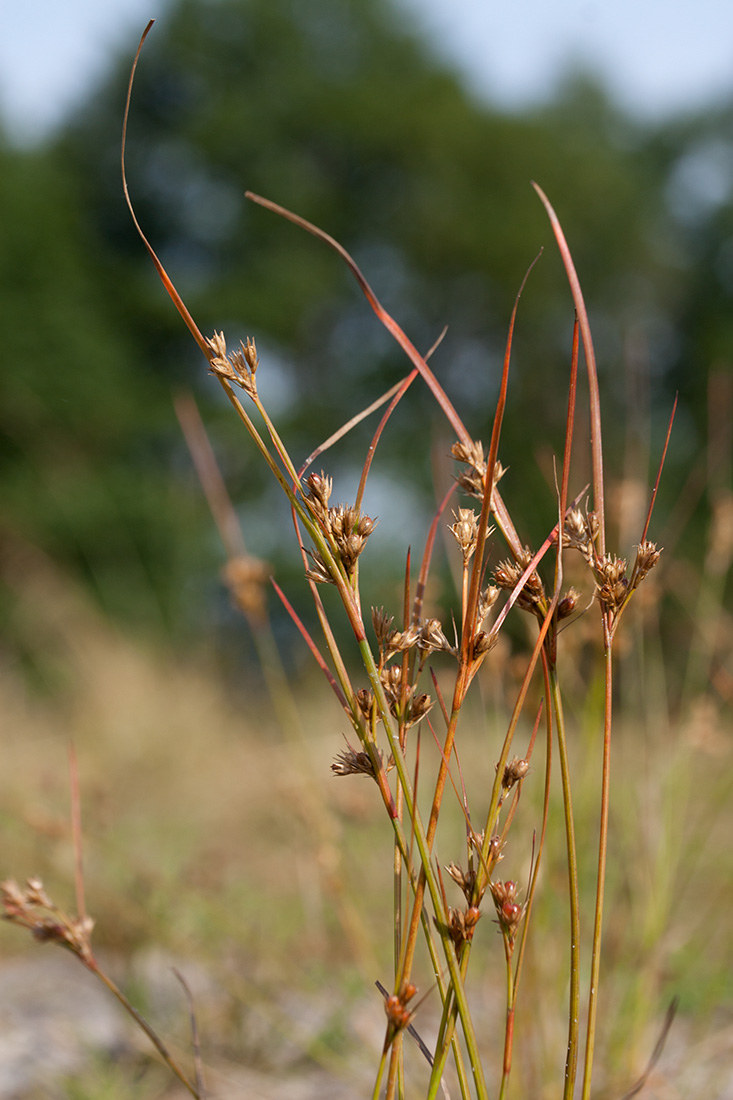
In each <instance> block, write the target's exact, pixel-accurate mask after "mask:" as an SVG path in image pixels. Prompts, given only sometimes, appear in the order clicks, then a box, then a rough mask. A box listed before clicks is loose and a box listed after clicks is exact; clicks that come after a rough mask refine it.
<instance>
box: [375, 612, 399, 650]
mask: <svg viewBox="0 0 733 1100" xmlns="http://www.w3.org/2000/svg"><path fill="white" fill-rule="evenodd" d="M393 622H394V615H388V614H387V612H386V611H385V610H384V608H383V607H373V608H372V626H373V627H374V634H375V635H376V639H377V645H378V646H379V648H380V649H381V648H382V647H383V646H384V645H386V642H387V636H388V635H389V632H390V630H391V629H392V623H393Z"/></svg>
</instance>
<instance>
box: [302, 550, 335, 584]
mask: <svg viewBox="0 0 733 1100" xmlns="http://www.w3.org/2000/svg"><path fill="white" fill-rule="evenodd" d="M307 554H308V557H309V558H310V559H311V562H312V565H310V567H309V568H308V569H306V571H305V575H306V577H307V578H308V580H309V581H315V582H316V584H335V583H336V581H335V580H334V578H333V577H332V576H331V573H330V571H329V569H328V566H327V565H326V563H325V561H324V560H323V558H322V557H321V554H320V552H319V551H318V550H308V551H307Z"/></svg>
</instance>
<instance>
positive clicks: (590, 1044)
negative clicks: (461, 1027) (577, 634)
mask: <svg viewBox="0 0 733 1100" xmlns="http://www.w3.org/2000/svg"><path fill="white" fill-rule="evenodd" d="M604 630H605V632H606V646H605V661H606V698H605V707H604V722H603V777H602V781H601V827H600V838H599V842H598V880H597V885H596V910H595V921H594V925H593V953H592V956H591V973H590V991H589V994H588V1030H587V1037H586V1044H585V1064H584V1067H583V1091H582V1093H581V1097H582V1100H590V1086H591V1077H592V1073H593V1048H594V1046H595V1037H596V1016H597V1012H598V978H599V975H600V969H601V933H602V930H603V894H604V889H605V883H606V857H607V854H608V809H609V792H610V780H611V714H612V687H613V650H612V645H611V641H610V638H609V636H608V629H607V626H606V624H605V623H604Z"/></svg>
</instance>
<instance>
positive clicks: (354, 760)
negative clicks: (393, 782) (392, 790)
mask: <svg viewBox="0 0 733 1100" xmlns="http://www.w3.org/2000/svg"><path fill="white" fill-rule="evenodd" d="M375 752H376V754H377V756H378V758H379V760H380V761H381V764H382V767H383V768H384V767H385V762H384V753H383V752H382V750H381V749H380V748H376V747H375ZM393 766H394V765H393ZM387 770H389V768H388V767H387ZM331 771H332V772H333V774H334V775H368V776H370V777H371V778H372V779H376V778H377V773H376V772H375V770H374V764H373V763H372V758H371V756H370V755H369V753H368V752H363V751H360V752H357V751H356V750H355V749H352V748H351V746H350V745H349V747H348V748H346V749H344V750H343V752H340V753H339V754H338V756H337V757H336V759H335V760H334V762H333V764H332V765H331Z"/></svg>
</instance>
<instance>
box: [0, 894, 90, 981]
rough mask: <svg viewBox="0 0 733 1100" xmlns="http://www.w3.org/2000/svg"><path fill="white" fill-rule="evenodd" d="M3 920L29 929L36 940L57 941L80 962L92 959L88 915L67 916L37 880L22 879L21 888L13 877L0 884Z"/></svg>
mask: <svg viewBox="0 0 733 1100" xmlns="http://www.w3.org/2000/svg"><path fill="white" fill-rule="evenodd" d="M0 893H2V904H3V910H4V912H3V919H4V920H7V921H11V922H12V923H13V924H18V925H20V926H21V927H23V928H27V929H29V931H30V932H31V934H32V935H33V938H34V939H36V940H38V942H39V943H58V944H60V945H61V946H62V947H66V948H68V950H69V951H73V953H74V954H75V955H78V956H79V958H80V959H82V960H83V961H90V960H91V958H92V948H91V934H92V929H93V928H94V921H93V920H92V918H91V917H70V916H68V915H67V914H66V913H64V912H62V911H61V910H60V909H59V908H58V907H57V906H56V905H54V903H53V901H52V900H51V898H50V897H49V896H48V894H47V893H46V891H45V890H44V888H43V883H42V882H41V880H40V879H37V878H29V879H26V884H25V888H21V887H20V886H18V884H17V882H15V881H14V880H13V879H7V880H6V881H5V882H2V883H0Z"/></svg>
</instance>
